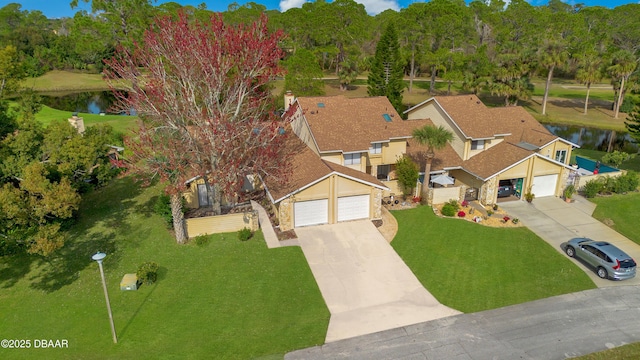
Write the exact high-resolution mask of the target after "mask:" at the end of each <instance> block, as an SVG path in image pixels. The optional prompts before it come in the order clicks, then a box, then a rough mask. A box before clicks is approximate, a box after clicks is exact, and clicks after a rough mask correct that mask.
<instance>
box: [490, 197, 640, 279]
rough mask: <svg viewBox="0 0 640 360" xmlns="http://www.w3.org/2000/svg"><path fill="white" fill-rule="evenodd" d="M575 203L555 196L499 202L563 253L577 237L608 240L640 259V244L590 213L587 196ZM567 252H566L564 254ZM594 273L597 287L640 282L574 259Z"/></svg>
mask: <svg viewBox="0 0 640 360" xmlns="http://www.w3.org/2000/svg"><path fill="white" fill-rule="evenodd" d="M576 201H577V202H574V203H566V202H565V201H563V200H561V199H559V198H556V197H543V198H537V199H535V200H533V202H532V203H531V204H529V203H526V202H524V201H511V202H505V203H502V204H500V206H501V207H502V208H503V209H504V210H506V211H507V212H508V213H509V214H510V215H511V216H515V217H518V218H519V219H520V221H521V222H522V224H523V225H525V226H526V227H528V228H529V229H530V230H531V231H533V232H534V233H536V234H537V235H538V236H540V237H541V238H542V239H543V240H545V241H546V242H548V243H549V244H550V245H551V246H553V248H554V249H556V250H558V251H560V252H561V253H563V254H564V249H565V246H566V242H567V241H569V240H571V239H573V238H575V237H587V238H590V239H593V240H603V241H608V242H610V243H612V244H614V245H615V246H617V247H619V248H620V249H622V250H623V251H624V252H626V253H627V254H629V255H630V256H631V257H632V258H634V259H635V260H636V262H637V261H640V245H638V244H636V243H635V242H633V241H631V240H629V239H628V238H626V237H624V236H622V235H621V234H619V233H617V232H615V231H614V230H612V229H611V228H609V227H608V226H606V225H604V224H603V223H601V222H600V221H598V220H596V219H594V218H593V217H592V216H591V213H590V211H593V207H588V206H584V204H585V202H587V200H586V199H584V198H582V197H580V198H578V199H577V200H576ZM565 256H566V255H565ZM572 260H573V261H574V263H576V264H577V265H578V266H579V267H580V268H581V269H583V270H584V271H585V273H587V275H589V277H591V279H592V280H593V282H594V283H595V284H596V286H598V287H608V286H624V285H640V276H636V277H635V278H633V279H629V280H624V281H611V280H604V279H600V278H599V277H598V276H597V275H596V274H595V272H594V270H593V269H591V268H589V267H587V266H585V265H584V264H583V263H582V262H580V261H578V260H576V259H572Z"/></svg>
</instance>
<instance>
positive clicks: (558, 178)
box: [405, 95, 577, 205]
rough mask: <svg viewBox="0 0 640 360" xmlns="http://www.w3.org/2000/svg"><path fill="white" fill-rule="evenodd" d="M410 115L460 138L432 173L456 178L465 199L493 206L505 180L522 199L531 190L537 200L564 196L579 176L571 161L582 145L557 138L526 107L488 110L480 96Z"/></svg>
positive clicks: (434, 101)
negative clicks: (573, 177)
mask: <svg viewBox="0 0 640 360" xmlns="http://www.w3.org/2000/svg"><path fill="white" fill-rule="evenodd" d="M405 113H406V114H407V117H408V118H409V119H425V118H428V119H430V120H431V122H433V124H435V125H436V126H440V125H441V126H444V127H445V128H447V129H449V130H450V131H451V132H452V133H453V134H454V141H453V142H452V143H451V144H449V145H448V146H447V148H446V149H445V150H443V151H440V152H437V153H436V158H435V159H434V162H433V164H432V168H431V173H432V174H434V173H438V172H447V173H448V175H449V176H451V177H453V178H455V179H456V186H460V188H461V191H464V192H462V193H461V194H462V195H461V197H466V198H468V199H469V198H473V199H478V200H480V202H482V203H484V204H487V205H488V204H493V203H495V202H497V200H498V198H497V187H498V184H499V182H500V181H501V180H504V181H508V182H510V183H512V184H513V185H514V186H515V187H516V196H518V197H521V195H522V194H524V193H526V192H527V191H528V190H529V189H530V190H531V192H532V193H533V194H535V196H536V197H543V196H558V195H560V194H561V193H562V191H563V189H564V187H565V184H566V183H567V179H568V178H569V174H570V173H571V171H574V169H573V168H572V167H571V166H569V159H570V158H571V150H572V149H573V147H577V145H576V144H573V143H571V142H569V141H566V140H564V139H562V138H560V137H557V136H555V135H553V134H551V133H550V132H549V131H548V130H547V129H545V128H544V126H542V125H541V124H540V123H539V122H538V121H537V120H536V119H535V118H534V117H533V116H531V115H530V114H529V113H528V112H527V111H526V110H524V108H522V107H519V106H514V107H499V108H488V107H486V106H485V105H484V104H483V103H482V102H481V101H480V99H478V97H477V96H475V95H459V96H446V97H440V96H438V97H433V98H430V99H428V100H426V101H424V102H422V103H420V104H418V105H416V106H414V107H412V108H410V109H409V110H407V111H406V112H405ZM411 143H413V141H411V142H410V144H411ZM420 150H422V149H420V147H419V146H410V147H409V151H408V154H409V155H410V156H412V157H414V158H420V153H421V151H420Z"/></svg>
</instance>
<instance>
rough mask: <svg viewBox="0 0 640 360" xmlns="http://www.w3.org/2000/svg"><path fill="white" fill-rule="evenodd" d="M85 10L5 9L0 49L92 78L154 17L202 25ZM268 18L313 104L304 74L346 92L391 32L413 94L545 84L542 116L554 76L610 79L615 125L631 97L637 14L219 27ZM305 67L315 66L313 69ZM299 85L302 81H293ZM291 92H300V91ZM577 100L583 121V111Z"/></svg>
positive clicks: (575, 10) (310, 11) (630, 9)
mask: <svg viewBox="0 0 640 360" xmlns="http://www.w3.org/2000/svg"><path fill="white" fill-rule="evenodd" d="M79 1H82V2H85V3H91V8H92V12H90V13H88V12H85V11H78V12H77V13H76V14H75V15H74V17H73V18H62V19H47V18H46V17H45V16H44V15H43V14H42V13H41V12H39V11H23V10H21V7H20V5H19V4H16V3H13V4H9V5H6V6H4V7H3V8H1V9H0V49H3V48H4V49H5V50H6V49H7V48H6V47H7V46H10V47H12V49H13V51H15V52H16V56H17V57H18V58H19V59H20V64H21V68H20V69H19V70H20V71H21V72H22V74H23V75H26V76H37V75H41V74H43V73H44V72H46V71H48V70H51V69H95V70H96V71H101V70H102V68H103V67H104V62H103V60H104V59H108V58H110V57H112V56H113V54H114V53H115V49H116V46H117V45H119V44H120V45H125V46H133V43H134V42H136V41H137V42H139V41H140V40H141V39H142V34H143V33H144V31H145V30H146V29H148V28H149V27H150V26H151V24H152V19H153V18H154V17H155V16H157V15H171V16H177V14H178V12H179V11H182V12H184V13H186V14H188V16H190V17H191V18H192V19H198V20H200V21H207V20H208V19H209V17H210V16H211V14H212V12H211V11H209V10H207V9H206V7H205V6H204V5H201V6H198V7H193V6H182V5H180V4H177V3H175V2H169V3H163V4H160V5H158V6H154V1H152V0H121V1H108V0H73V1H71V3H70V6H72V7H75V6H77V5H78V2H79ZM261 14H266V15H267V17H268V19H269V29H270V31H276V30H282V31H284V33H285V34H286V37H285V38H284V39H283V40H282V41H281V43H280V46H281V47H282V49H283V50H285V52H286V56H287V57H288V58H293V59H290V60H288V61H289V63H293V64H289V66H287V67H288V68H290V69H291V70H292V72H293V73H296V70H297V71H299V72H300V75H297V77H298V78H295V79H291V82H292V86H293V89H292V90H299V92H300V93H301V95H313V94H317V93H318V92H319V91H320V92H321V89H319V88H318V86H317V83H316V84H315V85H316V86H314V83H313V81H312V80H313V79H314V78H313V77H311V76H310V75H308V74H314V75H318V74H322V73H323V72H333V73H334V74H335V75H336V76H337V77H338V78H339V79H340V83H341V86H342V88H343V89H346V88H347V86H348V85H349V84H350V83H351V82H353V81H354V80H355V79H356V77H357V76H358V75H359V74H363V73H364V72H367V71H369V70H370V69H371V66H372V62H373V58H374V51H375V46H376V44H377V42H378V41H379V39H380V38H381V36H382V33H383V30H384V29H385V28H386V27H387V26H388V24H390V23H393V24H394V25H395V27H396V29H397V36H398V40H399V45H400V48H399V51H400V55H401V59H402V70H403V73H404V75H405V76H407V77H408V78H409V85H408V91H409V92H411V91H413V82H414V80H415V78H416V77H428V78H429V79H430V90H431V92H433V91H434V90H435V81H436V78H440V79H443V80H445V81H447V82H448V83H449V84H451V83H453V82H458V83H461V84H462V85H463V88H464V89H465V90H466V91H470V92H473V93H477V92H479V91H487V92H490V93H491V94H493V95H496V96H500V97H503V98H504V103H505V105H513V104H517V102H518V100H520V99H526V98H528V97H530V96H531V93H532V90H533V87H532V84H531V78H532V77H534V76H539V77H543V78H546V85H545V92H544V97H543V105H542V112H543V114H544V113H545V112H546V102H547V99H548V90H549V86H550V84H551V82H552V81H553V78H554V77H557V76H561V77H564V78H573V79H576V80H577V81H578V82H580V83H582V84H584V85H586V87H587V88H588V89H589V88H590V86H591V85H592V84H594V83H597V82H600V81H602V80H603V79H610V80H611V82H612V85H613V86H614V90H615V94H616V96H615V99H614V109H613V110H614V112H615V116H616V117H617V116H618V113H619V112H620V106H621V105H622V104H623V100H624V96H625V94H626V93H628V92H629V91H636V90H637V83H638V72H637V71H636V70H637V63H638V60H639V58H640V52H639V47H640V45H639V44H640V5H639V4H628V5H623V6H618V7H616V8H614V9H608V8H604V7H598V6H593V7H588V6H584V5H581V4H577V5H569V4H566V3H564V2H562V1H561V0H550V1H549V2H548V4H547V5H544V6H533V5H531V4H529V3H528V2H526V1H525V0H513V1H511V2H510V3H509V4H508V6H507V5H506V4H505V2H504V1H502V0H476V1H473V2H471V3H469V4H468V5H467V4H466V3H465V2H464V0H431V1H429V2H416V3H413V4H411V5H409V6H408V7H407V8H403V9H401V10H400V11H394V10H386V11H384V12H382V13H380V14H377V15H375V16H371V15H368V14H367V12H366V11H365V8H364V5H362V4H358V3H356V2H355V1H353V0H335V1H332V2H327V1H324V0H317V1H314V2H307V3H304V4H303V5H302V7H300V8H292V9H289V10H287V11H286V12H279V11H277V10H267V9H266V8H265V6H264V5H261V4H257V3H254V2H250V3H248V4H245V5H242V6H239V5H237V4H232V5H230V6H229V8H228V10H227V11H225V12H223V13H222V16H223V19H224V21H225V23H227V24H240V23H244V24H249V23H251V22H254V21H256V20H258V19H259V17H260V16H261ZM312 60H313V61H312ZM301 70H304V71H305V74H307V75H303V74H302V73H301ZM299 77H303V78H304V77H306V78H307V79H306V80H305V79H303V81H301V80H300V79H299ZM296 87H298V88H297V89H296ZM587 103H588V98H587V101H586V102H585V112H586V111H587V110H588V109H587Z"/></svg>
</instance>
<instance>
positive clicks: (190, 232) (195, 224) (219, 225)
mask: <svg viewBox="0 0 640 360" xmlns="http://www.w3.org/2000/svg"><path fill="white" fill-rule="evenodd" d="M185 223H186V227H187V236H188V237H189V238H190V239H191V238H194V237H196V236H198V235H205V234H218V233H225V232H234V231H239V230H242V229H243V228H249V229H251V230H252V231H255V230H257V229H258V216H257V214H254V213H253V212H248V213H246V214H244V213H242V214H240V213H239V214H228V215H218V216H206V217H200V218H191V219H186V220H185Z"/></svg>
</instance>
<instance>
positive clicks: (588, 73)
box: [576, 53, 602, 115]
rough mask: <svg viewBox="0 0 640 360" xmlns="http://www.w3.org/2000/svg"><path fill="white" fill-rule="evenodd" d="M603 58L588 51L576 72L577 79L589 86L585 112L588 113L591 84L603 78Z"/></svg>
mask: <svg viewBox="0 0 640 360" xmlns="http://www.w3.org/2000/svg"><path fill="white" fill-rule="evenodd" d="M601 65H602V58H601V57H599V56H597V55H596V54H594V53H587V54H584V55H583V56H582V58H581V59H580V68H579V69H578V71H577V72H576V80H578V81H579V82H580V83H581V84H585V85H586V86H587V97H586V98H585V100H584V114H585V115H587V108H588V107H589V93H590V92H591V84H593V83H595V82H598V81H600V80H601V79H602V72H601V71H600V66H601Z"/></svg>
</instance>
